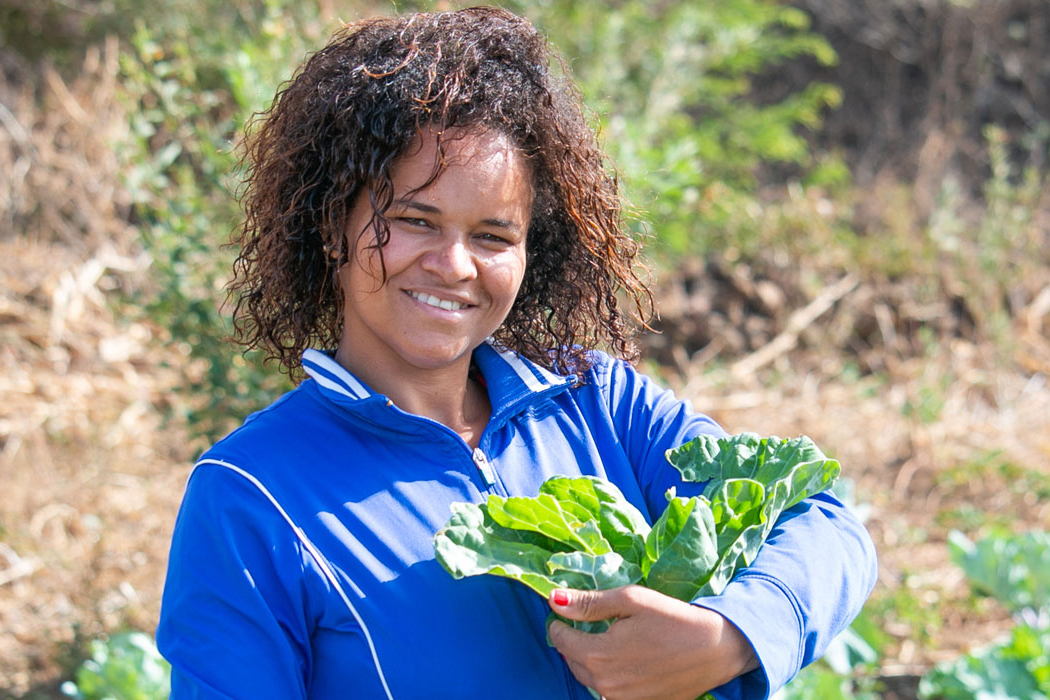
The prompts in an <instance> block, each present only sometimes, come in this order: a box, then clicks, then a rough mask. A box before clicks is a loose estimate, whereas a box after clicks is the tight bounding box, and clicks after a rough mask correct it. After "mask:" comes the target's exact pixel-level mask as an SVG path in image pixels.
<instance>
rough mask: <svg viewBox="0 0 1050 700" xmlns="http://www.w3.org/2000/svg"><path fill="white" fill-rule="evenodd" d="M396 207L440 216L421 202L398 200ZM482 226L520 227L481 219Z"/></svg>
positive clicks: (428, 205)
mask: <svg viewBox="0 0 1050 700" xmlns="http://www.w3.org/2000/svg"><path fill="white" fill-rule="evenodd" d="M394 204H395V205H396V206H399V207H404V208H405V209H415V210H416V211H421V212H423V213H425V214H441V213H442V212H441V209H440V208H439V207H435V206H434V205H432V204H423V203H422V202H416V201H414V200H411V199H398V200H396V201H395V202H394ZM481 223H483V224H485V225H487V226H495V227H497V228H503V229H507V230H510V231H518V230H520V229H521V226H520V225H518V224H516V223H514V222H513V221H507V220H506V219H483V220H482V222H481Z"/></svg>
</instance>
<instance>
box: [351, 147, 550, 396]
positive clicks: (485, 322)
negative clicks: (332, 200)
mask: <svg viewBox="0 0 1050 700" xmlns="http://www.w3.org/2000/svg"><path fill="white" fill-rule="evenodd" d="M443 143H444V150H445V168H444V170H443V172H442V173H441V175H440V176H439V177H438V178H437V179H436V180H435V181H434V182H432V183H431V184H430V185H428V186H427V187H426V188H425V189H422V190H419V191H416V189H417V188H418V187H420V186H421V185H423V184H424V183H425V182H426V181H427V180H428V179H429V178H430V176H431V173H432V172H433V170H434V166H435V163H436V160H437V158H438V157H439V155H438V149H437V145H436V142H435V133H434V132H433V131H428V130H424V131H423V135H422V139H420V140H419V141H418V142H417V143H416V144H415V145H414V146H413V147H411V148H410V149H409V151H408V154H407V155H405V156H403V157H402V158H401V159H399V160H398V161H397V162H396V163H395V164H394V166H393V168H392V169H391V181H392V183H393V204H392V205H391V206H390V208H389V209H388V210H387V211H386V212H385V217H386V219H387V220H388V222H389V226H390V240H389V241H388V242H387V244H386V245H385V246H384V247H383V261H384V262H385V264H386V273H387V277H386V282H385V283H384V282H383V277H382V268H381V266H380V259H379V255H378V253H377V252H376V251H375V250H369V249H368V245H369V244H370V243H372V242H373V240H374V239H373V235H372V231H371V229H369V230H368V231H367V232H365V234H364V235H361V233H362V232H363V231H365V229H366V228H367V227H368V226H369V222H370V220H371V216H372V208H371V205H370V203H369V194H368V192H367V191H366V192H364V193H362V194H361V196H359V197H358V201H357V203H356V204H355V206H354V209H353V210H352V211H351V214H350V219H349V227H348V229H347V240H348V242H349V244H350V245H351V246H352V247H353V248H354V250H353V256H352V258H351V259H350V261H349V262H347V264H345V265H344V266H343V267H342V269H341V270H340V271H339V282H340V285H341V288H342V290H343V299H344V311H343V334H342V338H341V340H340V344H339V357H340V359H343V358H346V359H349V360H350V364H351V365H352V367H351V368H352V369H355V370H358V371H361V370H366V369H367V370H368V373H369V374H370V375H372V376H375V374H376V373H379V374H381V375H382V376H393V377H396V376H398V375H399V374H402V373H403V372H405V371H407V370H411V369H413V368H414V369H437V368H444V367H448V366H450V365H454V364H456V363H463V366H464V368H465V367H467V366H469V362H470V353H471V352H472V351H473V350H474V348H475V347H477V346H478V345H480V344H481V343H482V342H483V341H484V340H485V339H486V338H487V337H489V336H490V335H492V333H493V332H494V331H495V330H496V328H497V327H499V325H500V324H501V323H502V322H503V319H504V318H506V316H507V314H508V312H509V311H510V308H511V306H512V305H513V303H514V299H515V297H516V296H517V293H518V288H519V287H520V286H521V281H522V277H523V276H524V274H525V234H526V231H527V230H528V227H529V216H530V212H531V207H532V198H533V190H532V178H531V171H530V168H529V164H528V163H527V162H526V160H525V158H524V156H523V155H522V154H521V153H520V152H519V151H518V150H517V149H516V148H515V147H514V145H513V144H512V143H511V142H510V140H509V139H507V138H506V137H505V136H503V135H501V134H499V133H497V132H494V131H489V130H485V129H473V130H469V131H459V130H453V131H449V132H446V133H445V135H444V139H443Z"/></svg>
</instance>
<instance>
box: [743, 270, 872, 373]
mask: <svg viewBox="0 0 1050 700" xmlns="http://www.w3.org/2000/svg"><path fill="white" fill-rule="evenodd" d="M858 282H859V280H858V279H857V277H856V276H854V275H853V274H847V275H846V276H845V277H843V278H842V279H840V280H839V281H838V282H836V283H835V284H833V285H831V286H830V287H828V288H827V289H825V290H824V291H823V292H821V293H820V294H819V295H818V296H817V298H816V299H814V300H813V301H811V302H809V303H808V304H806V305H805V306H804V307H802V308H801V309H799V310H798V311H795V312H794V313H793V314H791V317H790V318H789V319H788V322H787V324H786V325H785V326H784V330H783V331H781V332H780V334H779V335H777V337H775V338H773V340H771V341H769V342H768V343H766V344H765V345H764V346H762V347H761V348H759V349H758V350H756V351H755V352H753V353H751V354H750V355H747V356H746V357H744V358H741V359H740V360H738V361H737V362H735V363H734V364H733V366H732V367H731V368H730V370H729V371H730V374H732V376H733V377H735V378H737V379H740V378H743V377H746V376H748V375H750V374H752V373H754V372H755V371H756V370H758V369H760V368H762V367H765V366H766V365H767V364H769V363H770V362H772V361H773V360H775V359H777V358H778V357H780V356H781V355H783V354H784V353H787V352H789V351H790V350H791V349H792V348H794V347H795V345H797V344H798V337H799V335H800V334H801V333H802V331H804V330H805V329H806V328H808V327H809V326H810V325H811V324H812V323H813V322H814V321H816V320H817V319H818V318H820V317H821V315H823V314H824V312H825V311H827V310H828V309H830V308H831V307H832V306H834V305H835V302H837V301H839V300H840V299H842V298H843V297H844V296H846V295H847V294H849V293H850V292H852V291H853V290H854V289H855V288H856V286H857V284H858Z"/></svg>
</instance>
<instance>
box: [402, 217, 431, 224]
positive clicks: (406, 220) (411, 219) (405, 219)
mask: <svg viewBox="0 0 1050 700" xmlns="http://www.w3.org/2000/svg"><path fill="white" fill-rule="evenodd" d="M397 220H398V221H400V222H401V223H404V224H408V225H409V226H418V227H425V226H429V225H430V224H429V223H428V222H427V221H426V219H417V218H415V217H412V216H399V217H398V219H397Z"/></svg>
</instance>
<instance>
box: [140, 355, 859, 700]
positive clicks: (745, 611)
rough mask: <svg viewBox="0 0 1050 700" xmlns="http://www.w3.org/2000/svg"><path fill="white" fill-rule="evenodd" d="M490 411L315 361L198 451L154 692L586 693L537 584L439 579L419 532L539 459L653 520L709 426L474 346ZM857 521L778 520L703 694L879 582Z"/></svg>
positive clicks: (602, 381)
mask: <svg viewBox="0 0 1050 700" xmlns="http://www.w3.org/2000/svg"><path fill="white" fill-rule="evenodd" d="M474 361H475V363H476V365H477V367H478V368H479V369H480V371H481V373H482V376H483V377H484V380H485V383H486V386H487V389H488V392H489V396H490V398H491V403H492V416H491V420H490V421H489V424H488V426H487V427H486V429H485V431H484V433H483V434H482V436H481V440H480V445H479V447H478V448H477V449H471V448H470V447H469V446H468V445H467V444H466V443H465V442H464V441H463V440H462V439H461V438H460V437H459V436H458V435H457V434H456V433H454V432H452V431H451V430H449V429H448V428H446V427H445V426H443V425H440V424H438V423H436V422H434V421H432V420H429V419H426V418H422V417H420V416H416V415H412V414H409V413H405V412H404V411H401V410H400V409H399V408H397V407H396V406H395V405H393V403H392V402H391V401H389V400H388V399H387V398H386V397H385V396H381V395H378V394H375V393H373V392H372V391H370V390H369V388H368V387H367V386H365V385H364V384H363V383H361V382H360V381H359V380H357V379H356V378H355V377H353V376H352V375H351V374H350V373H349V372H347V371H346V370H345V369H343V368H342V367H340V366H339V365H338V364H337V363H335V361H334V360H332V359H331V358H330V357H328V356H327V355H324V354H322V353H320V352H316V351H307V353H306V354H305V355H304V358H303V365H304V368H305V369H306V370H307V372H308V374H309V375H310V378H309V379H307V380H306V381H304V382H303V383H302V384H301V385H299V386H298V387H297V388H296V389H294V390H293V391H291V392H289V393H288V394H286V395H285V396H283V397H282V398H280V399H279V400H277V401H276V402H275V403H274V404H273V405H271V406H270V407H268V408H266V409H265V410H262V411H260V412H258V413H256V414H254V415H252V416H251V417H249V418H248V420H247V421H245V423H244V425H243V426H241V427H240V428H239V429H237V430H236V431H234V432H233V433H231V434H230V435H229V436H228V437H226V438H225V439H223V440H222V441H220V442H219V443H218V444H216V445H215V446H214V447H213V448H212V449H211V450H209V451H208V452H207V453H206V454H205V455H204V456H203V457H202V458H201V460H200V462H199V463H198V465H197V467H196V468H195V470H194V472H193V474H192V476H191V477H190V480H189V483H188V485H187V489H186V494H185V498H184V501H183V504H182V507H181V509H180V511H179V516H178V520H177V523H176V526H175V534H174V538H173V543H172V548H171V557H170V562H169V568H168V577H167V582H166V584H165V589H164V597H163V601H162V607H161V619H160V625H159V628H158V631H157V638H158V644H159V647H160V650H161V651H162V652H163V654H164V655H165V656H166V657H167V658H168V659H169V660H170V661H171V663H172V666H173V671H172V696H171V697H172V699H173V700H181V699H183V698H192V697H206V698H282V699H283V698H289V699H292V698H316V699H325V700H329V699H336V698H340V699H341V698H355V699H361V700H372V699H373V698H375V699H389V698H396V699H397V700H408V699H413V698H427V699H435V700H440V699H444V698H448V699H453V698H457V699H474V698H522V699H526V700H551V699H554V698H578V699H580V700H586V699H588V698H589V697H590V696H589V695H588V694H587V691H586V689H585V688H584V687H583V686H581V685H580V684H579V683H578V682H577V681H576V680H575V679H574V678H573V676H572V674H571V673H570V672H569V670H568V668H567V667H566V666H565V664H564V662H563V661H562V660H561V658H560V656H559V655H558V653H557V651H556V650H554V649H552V648H550V647H548V645H547V644H546V642H545V627H544V620H545V619H546V617H547V613H548V607H547V603H546V601H545V600H543V599H542V598H541V597H540V596H538V595H536V594H535V593H534V592H532V591H531V590H529V589H528V588H526V587H525V586H523V585H521V584H519V583H516V582H514V581H510V580H506V579H502V578H498V577H494V576H478V577H472V578H467V579H463V580H459V581H457V580H454V579H452V578H451V577H450V576H449V575H448V574H447V573H446V572H445V571H444V570H443V569H442V568H441V566H440V565H439V564H438V563H437V562H436V561H435V559H434V554H433V543H432V539H433V536H434V533H435V532H436V531H437V530H438V529H439V528H441V527H442V526H443V525H444V524H445V523H446V521H447V520H448V518H449V515H450V508H449V506H450V504H452V503H453V502H455V501H472V502H480V501H482V500H483V499H485V498H486V496H487V495H488V494H490V493H498V494H501V495H525V496H532V495H535V494H536V492H537V489H538V487H539V485H540V484H541V483H542V482H543V481H544V480H545V479H547V478H548V477H551V476H553V475H556V474H569V475H579V474H588V475H596V476H600V477H603V478H606V479H609V480H611V481H613V482H614V483H616V485H617V486H618V487H619V488H620V489H621V490H622V491H623V493H624V495H625V496H626V497H627V498H628V499H629V500H630V501H632V502H633V503H634V505H635V506H637V507H638V508H639V509H640V510H641V511H642V512H643V513H647V514H648V515H649V517H650V519H655V518H656V517H658V515H659V513H660V512H661V511H662V509H663V508H664V506H665V504H666V500H665V497H664V494H665V492H666V491H667V489H668V488H669V487H671V486H674V487H676V488H677V490H678V494H679V495H683V496H688V495H693V494H695V493H698V492H699V491H700V490H701V488H700V486H699V485H697V484H688V483H685V482H681V481H680V480H679V475H678V472H677V471H676V470H675V469H673V468H671V467H670V466H669V465H668V463H667V461H666V459H665V458H664V452H665V451H666V450H667V449H668V448H670V447H674V446H676V445H679V444H681V443H682V442H685V441H687V440H689V439H690V438H692V437H694V436H696V435H699V434H703V433H714V434H722V431H721V429H720V428H719V427H718V426H717V425H715V424H714V423H713V422H712V421H711V420H710V419H708V418H706V417H704V416H702V415H699V414H696V413H693V412H692V411H691V409H690V408H689V406H688V404H687V403H684V402H681V401H679V400H678V399H676V398H675V397H674V396H673V394H672V393H671V392H668V391H665V390H662V389H660V388H659V387H657V386H656V385H655V384H654V383H653V382H652V381H651V380H649V379H647V378H646V377H645V376H643V375H641V374H639V373H637V372H635V371H634V370H633V369H632V368H631V367H630V366H629V365H627V364H626V363H624V362H622V361H619V360H613V359H610V358H609V357H607V356H604V355H600V354H599V355H598V362H597V364H596V365H595V366H594V367H593V368H592V369H591V370H590V371H589V372H588V375H587V376H586V377H585V381H584V382H583V383H582V384H579V385H577V384H575V383H574V382H572V381H570V380H569V379H567V378H565V377H561V376H557V375H555V374H552V373H551V372H548V371H546V370H544V369H542V368H539V367H538V366H536V365H534V364H532V363H530V362H528V361H525V360H523V359H521V358H520V357H518V356H517V355H515V354H513V353H510V352H500V351H497V350H496V349H495V348H493V347H492V346H490V345H483V346H481V347H480V348H478V349H477V350H476V351H475V353H474ZM875 573H876V565H875V554H874V550H873V547H872V544H871V540H870V539H869V537H868V535H867V533H866V531H865V530H864V528H863V527H862V526H861V525H860V524H859V523H858V522H857V520H856V519H855V518H854V517H853V516H852V515H851V514H850V513H849V512H848V511H847V510H846V509H845V508H844V507H843V506H842V504H840V503H839V502H838V501H836V500H835V499H834V498H833V497H832V496H830V495H826V494H821V495H819V496H816V497H814V498H811V499H808V500H807V501H804V502H803V503H800V504H799V505H798V506H796V507H794V508H793V509H791V510H790V511H787V512H786V513H785V514H784V515H783V516H782V517H781V519H780V521H779V522H778V525H777V527H776V528H775V529H774V530H773V532H772V534H771V535H770V537H769V539H768V540H767V542H766V544H765V546H764V547H763V549H762V550H761V552H760V554H759V556H758V557H757V559H756V560H755V562H754V563H753V565H752V566H751V567H749V568H747V569H746V570H744V571H742V572H740V573H739V574H738V575H737V577H736V578H735V579H734V580H733V582H732V583H730V585H729V586H728V587H727V588H726V590H725V591H724V593H723V594H722V595H720V596H717V597H713V598H703V599H699V600H697V601H695V602H696V603H697V604H699V605H703V606H706V607H709V608H712V609H714V610H717V611H718V612H720V613H722V614H723V615H725V616H726V617H727V618H728V619H729V620H731V621H732V622H733V623H734V624H736V625H737V627H739V628H740V629H741V630H742V631H743V633H744V635H745V636H746V637H747V638H748V639H749V640H750V642H751V643H752V645H753V646H754V648H755V650H756V653H757V655H758V658H759V661H760V663H761V669H760V670H757V671H754V672H752V673H749V674H746V675H745V676H743V677H741V678H739V679H737V680H735V681H733V682H732V683H729V684H727V685H725V686H723V687H722V688H720V689H718V690H717V691H716V693H715V694H716V695H717V696H719V697H720V698H765V697H767V696H768V694H769V693H770V692H772V691H773V690H776V689H777V688H778V687H780V686H781V685H783V684H784V683H785V682H787V681H788V680H789V679H790V678H791V677H792V676H793V675H794V674H795V673H796V672H797V671H798V670H799V668H800V667H801V666H803V665H804V664H806V663H808V662H810V661H812V660H813V659H814V658H816V657H817V656H819V655H820V654H821V653H822V651H823V649H824V647H825V646H826V645H827V643H828V642H829V641H830V640H831V638H832V637H833V636H834V635H835V634H837V633H838V632H839V630H841V629H842V628H843V627H845V626H846V625H848V624H849V622H850V620H851V619H852V618H853V617H854V616H855V615H856V614H857V613H858V612H859V611H860V608H861V606H862V605H863V603H864V600H865V599H866V598H867V595H868V594H869V592H870V590H871V588H872V586H873V584H874V580H875Z"/></svg>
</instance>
